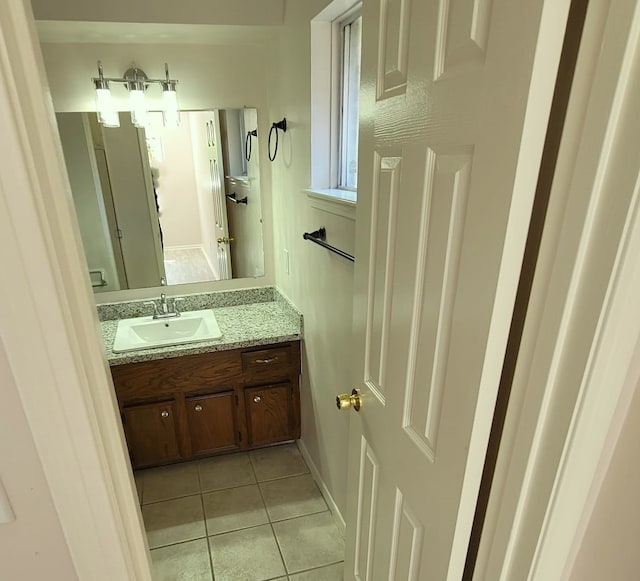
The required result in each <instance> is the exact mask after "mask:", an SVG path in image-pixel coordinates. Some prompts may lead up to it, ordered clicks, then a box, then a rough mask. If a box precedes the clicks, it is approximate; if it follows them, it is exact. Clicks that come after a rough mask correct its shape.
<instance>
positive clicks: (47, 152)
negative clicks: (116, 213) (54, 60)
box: [0, 0, 151, 581]
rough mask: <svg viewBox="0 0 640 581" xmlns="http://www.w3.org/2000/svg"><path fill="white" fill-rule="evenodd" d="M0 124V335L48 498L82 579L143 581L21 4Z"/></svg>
mask: <svg viewBox="0 0 640 581" xmlns="http://www.w3.org/2000/svg"><path fill="white" fill-rule="evenodd" d="M0 123H1V125H2V127H3V138H2V143H1V144H0V208H2V209H1V210H0V232H1V233H2V234H1V235H0V236H1V237H2V245H1V246H2V249H1V250H0V255H1V256H2V263H3V268H4V269H5V272H8V273H11V276H4V277H2V280H1V281H0V296H2V300H1V301H0V320H2V325H1V327H0V334H1V338H2V342H3V344H4V346H5V348H6V352H7V357H8V362H9V365H10V367H11V370H12V373H13V375H14V377H15V383H16V387H17V389H18V392H19V395H20V399H21V402H22V406H23V408H24V413H25V416H26V418H27V422H28V424H29V427H30V430H31V434H32V436H33V440H34V443H35V446H36V449H37V451H38V456H39V459H40V462H41V464H42V468H43V471H44V474H45V477H46V479H47V482H48V485H49V490H48V492H49V494H50V495H51V498H52V500H53V503H54V505H55V508H56V511H57V514H58V518H59V520H60V525H61V527H62V530H63V532H64V535H65V539H66V542H67V545H68V547H69V551H70V555H71V559H72V560H73V564H74V566H75V570H76V573H77V577H78V579H92V580H95V581H112V580H113V579H122V580H125V579H127V580H128V579H131V580H133V579H135V580H140V581H151V566H150V557H149V551H148V549H147V543H146V537H145V535H144V528H143V526H142V519H141V513H140V507H139V504H138V502H137V495H136V493H135V484H134V482H133V475H132V472H131V467H130V464H129V460H128V457H127V453H126V444H125V440H124V435H123V431H122V426H121V423H120V419H119V413H118V408H117V403H116V400H115V394H114V390H113V384H112V382H111V377H110V374H109V371H108V365H107V362H106V359H105V356H104V350H103V347H102V345H101V340H100V326H99V322H98V318H97V312H96V309H95V303H94V297H93V293H92V290H91V286H90V283H89V279H88V275H87V272H86V268H85V260H84V251H83V248H82V243H81V239H80V233H79V228H78V225H77V220H76V218H75V214H74V207H73V201H72V197H71V189H70V186H69V182H68V178H67V175H66V171H65V165H64V159H63V155H62V149H61V146H60V141H59V138H58V137H57V134H56V121H55V115H54V111H53V106H52V102H51V98H50V94H49V91H48V85H47V80H46V75H45V70H44V63H43V60H42V55H41V52H40V46H39V42H38V36H37V33H36V30H35V21H34V18H33V14H32V11H31V7H30V2H28V0H8V1H7V2H2V3H1V4H0ZM28 329H31V330H32V331H31V332H28ZM34 362H37V363H36V364H34ZM8 436H9V435H7V437H8ZM17 516H18V518H20V515H17Z"/></svg>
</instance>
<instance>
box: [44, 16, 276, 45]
mask: <svg viewBox="0 0 640 581" xmlns="http://www.w3.org/2000/svg"><path fill="white" fill-rule="evenodd" d="M36 26H37V29H38V36H39V37H40V42H42V43H66V44H68V43H105V44H212V45H216V44H218V45H219V44H263V43H265V42H268V41H269V40H271V39H273V38H274V37H275V36H276V35H277V34H278V30H279V26H258V25H256V26H247V25H218V24H161V23H131V22H80V21H61V20H39V21H37V22H36Z"/></svg>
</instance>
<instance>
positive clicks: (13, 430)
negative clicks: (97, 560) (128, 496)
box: [0, 342, 77, 581]
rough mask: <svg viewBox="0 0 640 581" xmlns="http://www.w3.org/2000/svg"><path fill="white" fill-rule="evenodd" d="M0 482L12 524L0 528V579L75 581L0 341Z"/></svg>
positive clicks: (47, 487) (0, 525) (68, 555)
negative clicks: (0, 395) (0, 401)
mask: <svg viewBox="0 0 640 581" xmlns="http://www.w3.org/2000/svg"><path fill="white" fill-rule="evenodd" d="M0 385H1V386H2V405H0V480H1V481H2V484H3V485H4V488H5V490H6V492H7V494H8V496H9V499H10V502H11V505H12V508H13V512H14V513H15V516H16V520H15V521H14V522H11V523H7V524H0V579H4V580H6V581H13V580H16V581H17V580H22V579H24V580H25V581H26V580H30V579H49V580H51V581H73V580H74V579H77V576H76V573H75V569H74V567H73V563H72V562H71V556H70V554H69V550H68V548H67V544H66V541H65V539H64V535H63V532H62V528H61V527H60V522H59V520H58V516H57V514H56V509H55V507H54V505H53V501H52V500H51V496H50V494H49V486H48V484H47V481H46V480H45V476H44V473H43V471H42V465H41V464H40V459H39V458H38V452H37V451H36V448H35V445H34V443H33V438H32V437H31V431H30V428H29V425H28V423H27V419H26V417H25V415H24V412H23V408H22V403H21V401H20V398H19V396H18V391H17V388H16V384H15V380H14V377H13V375H12V373H11V369H10V368H9V364H8V361H7V358H6V354H5V351H4V346H3V345H2V343H1V342H0Z"/></svg>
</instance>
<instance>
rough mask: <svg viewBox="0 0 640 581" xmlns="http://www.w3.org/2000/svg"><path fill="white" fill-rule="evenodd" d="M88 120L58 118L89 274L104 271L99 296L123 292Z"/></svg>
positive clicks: (67, 115)
mask: <svg viewBox="0 0 640 581" xmlns="http://www.w3.org/2000/svg"><path fill="white" fill-rule="evenodd" d="M85 117H86V116H83V115H77V114H67V113H60V114H59V115H58V116H57V122H58V131H59V133H60V141H61V142H62V150H63V152H64V160H65V164H66V166H67V172H68V174H69V182H70V183H71V192H72V194H73V203H74V205H75V208H76V213H77V215H78V223H79V224H80V234H81V235H82V244H83V245H84V252H85V255H86V257H87V267H88V269H89V270H94V269H96V270H104V279H105V280H106V282H107V284H106V285H105V286H104V287H96V288H95V289H94V290H95V291H97V292H103V291H113V290H118V289H119V288H120V285H119V282H118V276H117V274H116V265H115V260H114V257H113V248H112V246H111V239H110V236H109V227H108V224H107V219H106V214H105V209H104V199H103V197H102V191H101V189H100V183H99V181H98V179H97V175H98V173H97V171H98V170H97V167H96V160H95V153H94V151H93V146H92V145H91V143H92V142H91V136H90V133H89V128H88V126H87V120H86V119H85Z"/></svg>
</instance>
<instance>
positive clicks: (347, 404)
mask: <svg viewBox="0 0 640 581" xmlns="http://www.w3.org/2000/svg"><path fill="white" fill-rule="evenodd" d="M336 405H337V406H338V409H339V410H340V411H342V410H348V409H349V408H353V409H354V410H356V411H357V412H359V411H360V406H361V405H362V400H361V399H360V394H359V393H358V390H357V389H352V390H351V395H349V394H346V393H341V394H340V395H339V396H338V397H336Z"/></svg>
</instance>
